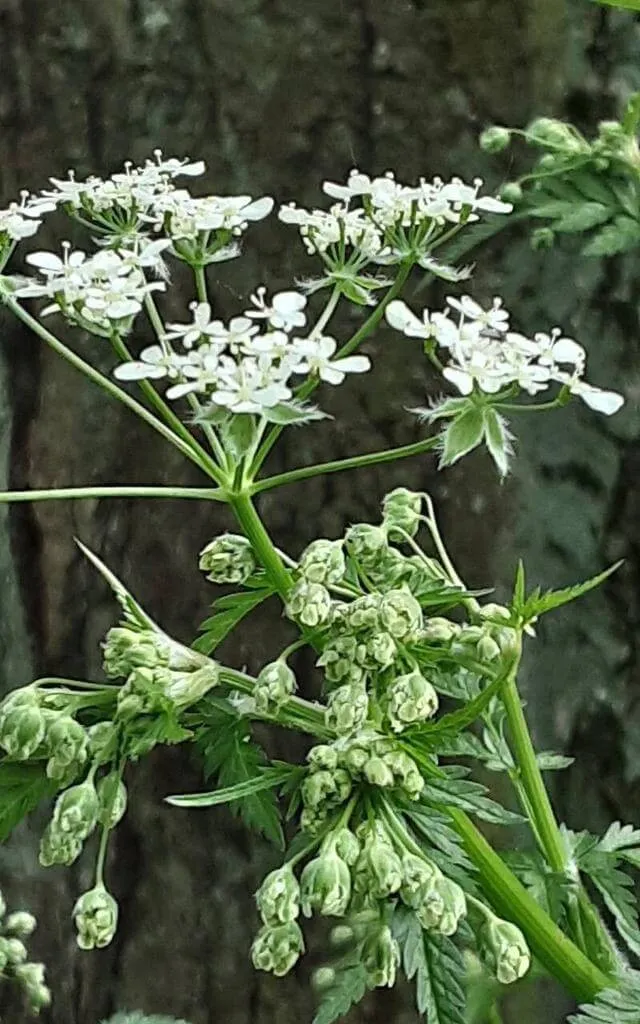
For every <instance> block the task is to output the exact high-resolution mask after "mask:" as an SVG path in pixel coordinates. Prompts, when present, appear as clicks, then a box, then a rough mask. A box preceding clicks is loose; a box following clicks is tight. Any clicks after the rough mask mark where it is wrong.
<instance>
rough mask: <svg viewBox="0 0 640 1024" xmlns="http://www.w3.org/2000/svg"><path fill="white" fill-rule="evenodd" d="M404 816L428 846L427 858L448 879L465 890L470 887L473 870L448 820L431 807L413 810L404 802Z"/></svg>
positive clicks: (474, 870) (413, 806)
mask: <svg viewBox="0 0 640 1024" xmlns="http://www.w3.org/2000/svg"><path fill="white" fill-rule="evenodd" d="M404 816H405V818H406V820H407V821H408V822H410V823H411V826H412V828H413V830H414V831H415V832H416V833H417V834H418V835H419V836H420V837H421V839H422V840H423V842H424V843H426V844H427V850H428V852H429V857H430V858H431V859H432V860H434V861H435V862H436V863H437V864H438V866H439V867H440V868H442V870H443V871H444V872H445V873H446V874H447V875H449V877H450V878H453V879H454V880H455V881H456V882H459V883H460V884H461V885H462V886H463V887H464V888H466V889H470V888H472V886H473V881H472V879H473V876H474V874H475V872H476V868H475V867H474V865H473V863H472V861H471V860H470V859H469V857H468V856H467V854H466V852H465V850H464V849H463V847H462V844H461V840H460V837H459V836H458V834H457V832H454V831H453V829H452V828H451V826H450V825H449V818H448V817H447V816H446V815H445V814H442V813H441V812H440V811H436V810H435V809H434V808H433V807H428V806H425V805H422V806H418V807H416V805H415V804H414V803H407V805H406V806H405V807H404Z"/></svg>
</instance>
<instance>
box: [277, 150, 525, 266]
mask: <svg viewBox="0 0 640 1024" xmlns="http://www.w3.org/2000/svg"><path fill="white" fill-rule="evenodd" d="M481 186H482V181H481V179H479V178H478V179H476V180H475V181H474V183H473V185H467V184H465V183H464V182H463V181H461V180H460V179H459V178H452V179H451V181H449V182H443V181H442V180H441V179H440V178H434V180H433V181H432V182H427V181H425V180H424V179H421V180H420V182H419V183H418V185H415V186H410V185H401V184H400V183H399V182H397V181H396V180H395V178H394V176H393V174H392V173H391V172H389V173H388V174H385V175H384V176H383V177H380V178H369V177H368V175H366V174H361V173H360V172H359V171H357V170H353V171H351V173H350V175H349V178H348V181H347V183H346V185H339V184H336V183H335V182H332V181H325V183H324V185H323V190H324V191H325V192H326V194H327V195H329V196H331V197H332V198H333V199H337V200H339V202H338V203H336V204H335V205H334V206H332V207H331V208H330V209H329V210H305V209H302V208H300V207H297V206H296V205H295V204H294V203H291V204H289V205H288V206H283V207H281V209H280V211H279V213H278V216H279V218H280V220H282V221H284V222H285V223H287V224H296V225H297V226H298V227H299V228H300V234H301V235H302V239H303V242H304V244H305V247H306V248H307V250H308V252H309V253H319V254H321V255H323V254H328V255H329V256H331V257H332V258H334V259H336V260H340V259H342V260H344V258H345V249H346V247H350V248H351V249H353V250H357V251H358V253H359V254H361V255H362V256H363V257H364V258H366V259H367V260H369V261H371V262H373V263H380V264H391V263H396V262H398V261H399V260H402V259H404V258H406V257H407V256H408V255H410V254H411V253H412V252H413V253H417V254H418V255H420V256H421V257H424V256H426V253H427V251H428V248H429V246H430V245H431V244H432V243H433V242H434V241H435V240H436V238H437V237H438V235H439V234H441V233H442V229H443V228H447V229H448V228H451V227H452V226H455V225H460V224H463V223H466V222H469V221H473V220H477V219H478V214H477V213H476V212H475V211H476V210H478V211H480V212H486V213H509V212H510V210H511V209H512V207H511V205H510V204H509V203H503V202H501V201H500V200H499V199H495V198H493V196H481V195H479V190H480V188H481ZM353 201H359V202H361V203H362V205H361V206H358V207H355V208H353V209H352V208H350V204H351V203H352V202H353ZM429 269H432V268H431V267H430V268H429Z"/></svg>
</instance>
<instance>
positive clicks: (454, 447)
mask: <svg viewBox="0 0 640 1024" xmlns="http://www.w3.org/2000/svg"><path fill="white" fill-rule="evenodd" d="M483 434H484V417H483V415H482V410H481V409H478V408H476V407H475V406H473V405H470V406H469V407H468V408H467V409H466V410H465V411H464V412H463V413H461V414H460V415H458V416H456V418H455V419H454V420H452V422H451V423H450V424H449V426H448V427H447V428H446V430H445V431H444V433H443V435H442V439H443V448H442V456H441V458H440V466H452V465H453V463H454V462H457V461H458V459H461V458H462V456H463V455H466V454H467V453H468V452H470V451H472V450H473V449H474V448H477V447H478V445H479V444H480V442H481V441H482V437H483Z"/></svg>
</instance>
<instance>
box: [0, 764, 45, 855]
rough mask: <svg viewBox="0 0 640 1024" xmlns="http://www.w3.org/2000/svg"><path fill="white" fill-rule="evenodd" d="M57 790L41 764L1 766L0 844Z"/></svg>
mask: <svg viewBox="0 0 640 1024" xmlns="http://www.w3.org/2000/svg"><path fill="white" fill-rule="evenodd" d="M57 790H58V783H57V782H56V781H55V780H53V779H49V778H47V776H46V774H45V770H44V761H43V762H41V763H40V764H31V763H25V762H21V763H19V764H16V763H12V762H10V761H2V762H0V842H4V840H5V839H6V838H7V837H8V836H9V835H10V834H11V832H13V830H14V828H15V827H16V825H19V824H20V822H21V821H22V819H23V818H25V817H26V816H27V814H29V813H30V812H31V811H33V810H34V809H35V808H36V807H37V806H38V804H39V803H41V802H42V801H43V800H47V799H49V797H51V796H53V794H54V793H56V792H57Z"/></svg>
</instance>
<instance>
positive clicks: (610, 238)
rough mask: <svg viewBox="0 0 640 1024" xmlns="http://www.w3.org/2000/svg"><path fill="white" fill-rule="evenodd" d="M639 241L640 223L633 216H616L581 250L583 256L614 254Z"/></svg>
mask: <svg viewBox="0 0 640 1024" xmlns="http://www.w3.org/2000/svg"><path fill="white" fill-rule="evenodd" d="M639 242H640V223H638V221H637V220H634V218H633V217H616V219H615V220H614V221H613V223H611V224H607V226H606V227H605V228H603V229H602V231H599V232H598V234H597V235H596V236H595V238H593V239H592V240H591V241H590V242H588V243H587V245H585V247H584V249H583V250H582V251H583V253H584V254H585V256H615V255H616V254H617V253H619V252H627V251H628V250H629V249H633V248H634V247H635V246H636V245H638V243H639Z"/></svg>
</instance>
